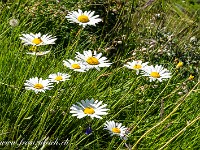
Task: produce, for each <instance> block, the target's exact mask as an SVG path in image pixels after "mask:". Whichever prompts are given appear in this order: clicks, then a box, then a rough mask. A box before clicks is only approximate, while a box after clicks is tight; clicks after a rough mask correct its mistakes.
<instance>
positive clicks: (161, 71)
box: [143, 65, 171, 82]
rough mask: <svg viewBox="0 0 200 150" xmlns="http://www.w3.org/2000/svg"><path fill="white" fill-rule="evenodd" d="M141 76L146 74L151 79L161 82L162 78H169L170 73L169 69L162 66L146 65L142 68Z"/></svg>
mask: <svg viewBox="0 0 200 150" xmlns="http://www.w3.org/2000/svg"><path fill="white" fill-rule="evenodd" d="M143 71H144V72H143V73H144V74H143V76H148V77H149V78H150V82H151V81H155V80H158V81H160V82H162V80H163V79H167V78H171V73H170V72H169V70H167V69H165V68H163V67H162V66H161V65H160V66H159V65H156V66H155V67H154V66H146V67H144V68H143Z"/></svg>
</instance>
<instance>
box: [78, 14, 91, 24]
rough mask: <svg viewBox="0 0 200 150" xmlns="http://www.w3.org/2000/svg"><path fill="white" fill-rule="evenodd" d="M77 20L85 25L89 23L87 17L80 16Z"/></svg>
mask: <svg viewBox="0 0 200 150" xmlns="http://www.w3.org/2000/svg"><path fill="white" fill-rule="evenodd" d="M77 19H78V21H80V22H82V23H87V22H89V21H90V20H89V18H88V16H86V15H80V16H79V17H78V18H77Z"/></svg>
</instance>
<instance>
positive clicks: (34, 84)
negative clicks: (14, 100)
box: [24, 72, 70, 94]
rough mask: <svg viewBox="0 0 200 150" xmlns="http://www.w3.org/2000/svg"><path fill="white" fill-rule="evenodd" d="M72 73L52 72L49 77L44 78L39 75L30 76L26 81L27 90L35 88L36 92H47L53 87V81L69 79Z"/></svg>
mask: <svg viewBox="0 0 200 150" xmlns="http://www.w3.org/2000/svg"><path fill="white" fill-rule="evenodd" d="M69 77H70V75H69V74H67V73H60V72H58V73H55V74H50V75H49V77H48V79H42V78H38V77H34V78H30V79H29V80H26V82H25V83H24V86H25V89H26V90H33V91H34V92H35V93H36V94H37V93H39V92H43V93H44V92H45V91H46V90H50V89H52V88H53V83H59V82H63V81H66V80H69Z"/></svg>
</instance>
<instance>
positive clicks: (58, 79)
mask: <svg viewBox="0 0 200 150" xmlns="http://www.w3.org/2000/svg"><path fill="white" fill-rule="evenodd" d="M62 79H63V77H62V76H57V77H56V78H55V80H57V81H60V80H62Z"/></svg>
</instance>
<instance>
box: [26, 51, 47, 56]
mask: <svg viewBox="0 0 200 150" xmlns="http://www.w3.org/2000/svg"><path fill="white" fill-rule="evenodd" d="M48 53H50V51H40V52H28V53H26V54H29V55H36V56H43V55H46V54H48Z"/></svg>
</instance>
